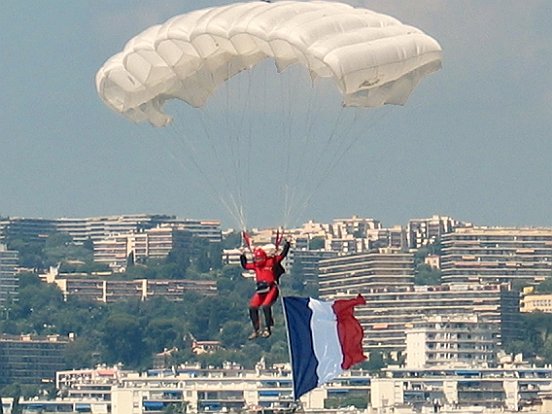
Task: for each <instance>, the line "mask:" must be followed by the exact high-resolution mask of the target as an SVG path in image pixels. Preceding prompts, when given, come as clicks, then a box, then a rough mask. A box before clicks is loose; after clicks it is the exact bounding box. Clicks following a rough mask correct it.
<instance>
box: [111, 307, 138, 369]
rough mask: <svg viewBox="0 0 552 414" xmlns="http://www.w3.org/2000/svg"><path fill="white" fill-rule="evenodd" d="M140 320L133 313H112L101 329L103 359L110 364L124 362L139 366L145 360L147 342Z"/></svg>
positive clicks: (130, 365)
mask: <svg viewBox="0 0 552 414" xmlns="http://www.w3.org/2000/svg"><path fill="white" fill-rule="evenodd" d="M143 338H144V336H143V331H142V328H141V325H140V322H139V321H137V320H136V318H135V317H134V316H133V315H130V314H122V313H116V314H112V315H110V316H109V317H108V318H107V320H106V321H105V323H104V325H103V327H102V329H101V339H102V344H103V348H104V349H103V359H104V360H105V362H107V363H108V364H115V363H119V362H122V363H123V364H124V365H126V366H129V367H137V366H140V364H141V363H142V362H143V357H144V356H145V355H144V350H145V346H144V345H145V344H144V340H143Z"/></svg>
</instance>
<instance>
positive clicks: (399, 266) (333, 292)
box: [319, 249, 414, 299]
mask: <svg viewBox="0 0 552 414" xmlns="http://www.w3.org/2000/svg"><path fill="white" fill-rule="evenodd" d="M319 267H320V275H319V289H320V297H321V298H324V299H331V298H333V297H336V296H340V295H356V294H357V293H362V294H364V292H367V291H369V290H370V289H377V288H387V287H410V286H413V285H414V255H413V254H412V253H403V252H401V251H400V250H396V249H380V250H378V251H371V252H365V253H356V254H350V255H343V256H337V257H334V258H329V259H323V260H320V264H319Z"/></svg>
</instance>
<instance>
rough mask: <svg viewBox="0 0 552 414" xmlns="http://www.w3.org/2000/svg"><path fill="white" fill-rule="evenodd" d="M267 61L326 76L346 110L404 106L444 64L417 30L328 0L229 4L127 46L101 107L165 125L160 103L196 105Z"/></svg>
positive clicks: (102, 85) (106, 80) (112, 64)
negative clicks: (350, 108) (348, 107)
mask: <svg viewBox="0 0 552 414" xmlns="http://www.w3.org/2000/svg"><path fill="white" fill-rule="evenodd" d="M267 58H271V59H273V60H274V61H275V63H276V66H277V68H278V70H279V71H283V70H285V69H286V68H287V67H288V66H289V65H292V64H296V63H298V64H301V65H303V66H304V67H305V68H306V69H307V70H308V71H309V73H310V74H311V77H312V78H317V77H320V78H330V79H333V80H334V81H335V85H336V86H337V88H338V90H339V91H340V92H341V95H342V97H343V105H345V106H361V107H377V106H381V105H384V104H403V103H405V101H406V100H407V98H408V96H409V95H410V93H411V92H412V90H413V89H414V88H415V87H416V85H417V84H418V83H419V82H420V80H421V79H422V78H423V77H424V76H425V75H427V74H429V73H431V72H434V71H436V70H438V69H439V68H440V66H441V47H440V46H439V44H438V43H437V41H435V40H434V39H433V38H431V37H430V36H428V35H426V34H424V33H423V32H422V31H420V30H419V29H417V28H414V27H412V26H408V25H404V24H402V23H401V22H399V21H398V20H396V19H395V18H392V17H389V16H386V15H384V14H380V13H375V12H373V11H370V10H367V9H364V8H354V7H351V6H349V5H346V4H343V3H337V2H327V1H312V2H302V1H279V2H276V3H266V2H260V1H259V2H248V3H233V4H231V5H227V6H222V7H213V8H209V9H203V10H197V11H193V12H191V13H187V14H183V15H180V16H176V17H173V18H171V19H170V20H168V21H167V22H165V23H163V24H161V25H156V26H153V27H150V28H149V29H147V30H145V31H144V32H142V33H141V34H139V35H137V36H136V37H134V38H133V39H131V40H130V41H129V42H128V43H127V44H126V45H125V47H124V49H123V51H122V52H120V53H118V54H116V55H115V56H113V57H111V58H110V59H109V60H107V61H106V62H105V64H104V65H103V67H102V68H101V69H100V70H99V71H98V73H97V75H96V87H97V90H98V93H99V95H100V97H101V98H102V100H103V101H104V102H105V103H106V104H107V105H108V106H109V107H110V108H111V109H113V110H114V111H116V112H119V113H121V114H123V115H124V116H125V117H127V118H129V119H131V120H133V121H135V122H146V121H147V122H149V123H151V124H152V125H155V126H164V125H166V124H167V123H169V122H170V120H171V118H170V116H169V115H167V114H166V113H165V112H164V108H163V106H164V103H165V102H166V101H167V100H170V99H180V100H183V101H185V102H187V103H188V104H190V105H191V106H193V107H201V106H203V105H204V104H205V103H206V101H207V100H208V98H209V96H210V95H211V94H212V93H213V92H214V91H215V89H216V88H217V87H218V86H219V85H221V84H222V83H224V82H225V81H226V80H228V79H230V78H231V77H233V76H234V75H236V74H237V73H239V72H241V71H243V70H247V69H251V68H252V67H254V66H255V65H256V64H258V63H259V62H261V61H263V60H265V59H267Z"/></svg>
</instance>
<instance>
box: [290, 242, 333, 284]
mask: <svg viewBox="0 0 552 414" xmlns="http://www.w3.org/2000/svg"><path fill="white" fill-rule="evenodd" d="M334 257H337V252H332V251H325V250H297V249H292V250H291V251H290V255H289V260H288V263H289V272H291V273H293V274H294V275H301V276H302V277H303V279H304V281H305V283H306V284H307V285H310V286H317V285H318V280H319V276H320V262H321V261H322V260H325V259H330V258H334Z"/></svg>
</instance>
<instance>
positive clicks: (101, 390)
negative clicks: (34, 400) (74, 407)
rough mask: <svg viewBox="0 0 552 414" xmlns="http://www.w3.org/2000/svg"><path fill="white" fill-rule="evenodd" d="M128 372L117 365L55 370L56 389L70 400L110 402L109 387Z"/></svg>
mask: <svg viewBox="0 0 552 414" xmlns="http://www.w3.org/2000/svg"><path fill="white" fill-rule="evenodd" d="M130 373H131V371H127V370H123V369H122V368H121V367H119V366H113V367H108V366H98V367H96V368H85V369H72V370H60V371H57V372H56V389H58V390H60V391H61V392H62V393H63V396H64V398H68V399H72V400H94V401H109V402H110V401H111V387H112V386H114V385H116V384H117V383H118V382H119V381H120V380H121V379H122V378H125V377H126V376H128V375H129V374H130ZM109 404H110V405H111V403H109Z"/></svg>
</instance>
